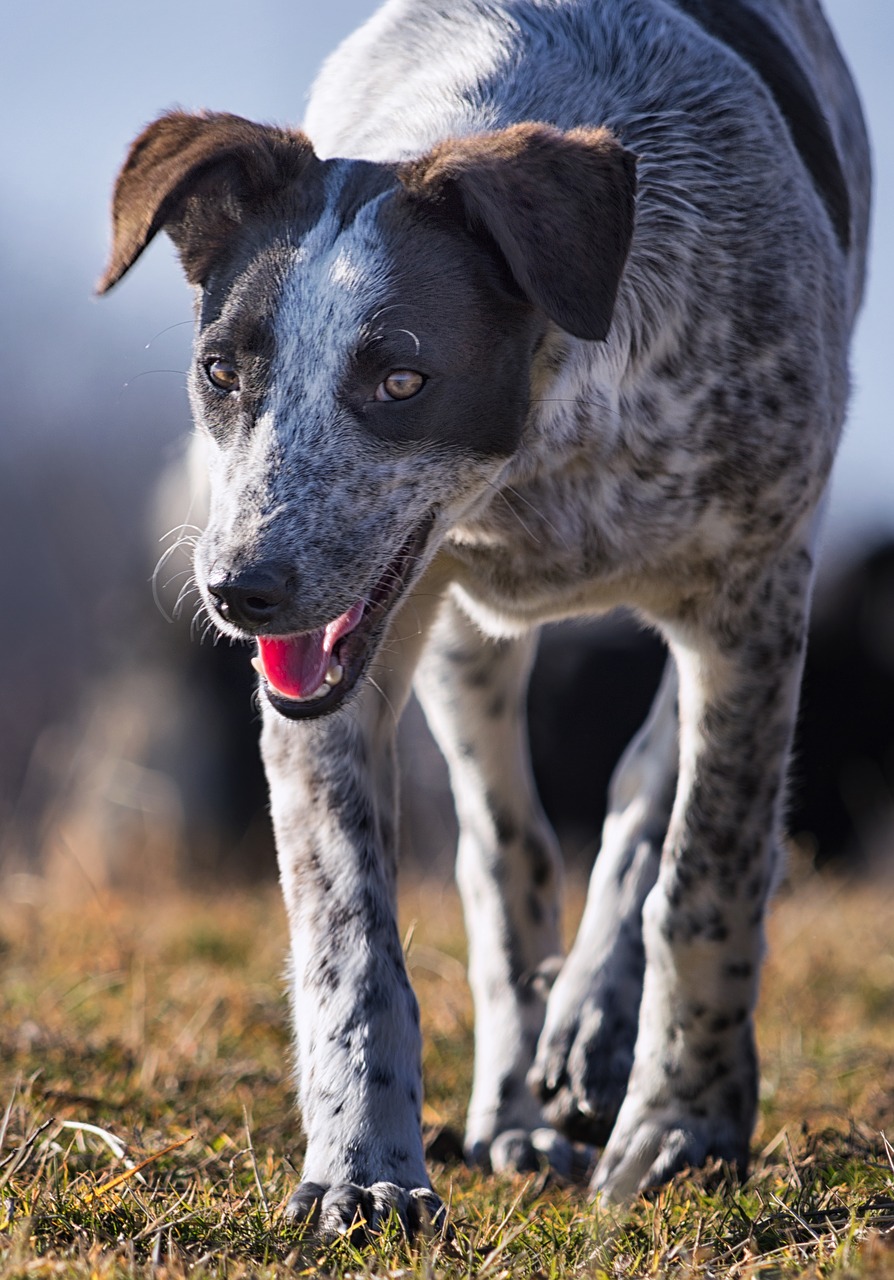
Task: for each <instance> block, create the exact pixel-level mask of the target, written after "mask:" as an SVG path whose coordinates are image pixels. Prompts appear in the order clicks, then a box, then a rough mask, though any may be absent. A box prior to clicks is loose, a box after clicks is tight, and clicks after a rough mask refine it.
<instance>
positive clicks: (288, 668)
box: [252, 517, 433, 720]
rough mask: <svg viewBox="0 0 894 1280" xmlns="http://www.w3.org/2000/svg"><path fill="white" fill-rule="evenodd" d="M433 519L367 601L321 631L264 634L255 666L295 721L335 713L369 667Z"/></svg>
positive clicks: (271, 697)
mask: <svg viewBox="0 0 894 1280" xmlns="http://www.w3.org/2000/svg"><path fill="white" fill-rule="evenodd" d="M432 523H433V517H429V518H428V519H427V520H426V521H425V523H424V524H423V525H422V527H421V528H419V529H418V530H417V531H416V533H414V534H413V536H412V537H410V538H409V539H408V540H407V541H406V542H405V543H404V545H403V546H402V547H401V549H400V550H399V551H398V553H397V555H396V556H395V557H394V559H393V560H392V561H391V562H390V563H389V565H388V567H387V568H386V569H385V572H384V573H383V574H382V576H381V577H380V578H379V580H378V582H377V583H376V584H375V586H374V587H373V588H372V590H371V591H370V592H369V594H368V595H367V596H366V597H365V598H364V599H362V600H357V601H356V602H355V603H354V604H352V605H351V607H350V608H349V609H346V610H345V612H344V613H342V614H339V616H338V617H337V618H333V620H332V621H331V622H327V623H326V625H325V626H324V627H320V628H318V629H317V630H316V631H304V632H300V633H298V634H296V635H287V636H259V637H258V653H257V656H256V657H255V658H253V659H252V666H253V667H254V668H255V670H256V671H257V672H258V674H259V675H260V677H261V680H262V688H263V690H264V693H265V694H266V695H267V699H268V701H269V702H270V704H271V706H273V707H275V709H276V710H277V711H278V712H280V714H281V715H284V716H288V717H289V719H291V720H306V719H310V718H312V717H314V716H322V715H327V714H328V713H329V712H330V711H334V710H335V709H336V708H337V707H338V706H340V705H341V703H342V702H343V701H344V699H345V698H346V697H347V695H348V694H349V693H350V692H351V690H352V689H353V688H354V686H355V685H356V684H357V682H358V681H359V680H360V678H361V676H362V675H363V674H364V672H365V671H366V669H367V667H368V665H369V662H370V660H371V658H372V655H373V653H374V651H375V649H376V646H377V643H378V640H379V639H380V637H381V633H382V631H383V630H384V625H385V621H386V618H387V617H388V615H389V613H390V612H391V610H392V609H393V608H394V606H395V605H396V603H397V601H398V599H399V598H400V596H402V595H403V594H404V592H405V591H406V589H407V586H408V584H409V582H410V580H411V579H413V578H414V577H415V576H416V573H415V571H416V570H417V568H418V566H419V564H420V557H421V552H422V549H423V547H424V546H425V542H426V540H427V538H428V534H429V531H430V529H431V526H432Z"/></svg>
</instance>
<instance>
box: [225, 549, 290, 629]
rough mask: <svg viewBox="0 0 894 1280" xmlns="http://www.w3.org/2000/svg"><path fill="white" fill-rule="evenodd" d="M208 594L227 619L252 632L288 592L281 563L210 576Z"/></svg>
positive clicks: (285, 570) (286, 573) (267, 619)
mask: <svg viewBox="0 0 894 1280" xmlns="http://www.w3.org/2000/svg"><path fill="white" fill-rule="evenodd" d="M208 594H209V595H210V597H211V600H212V603H213V605H214V608H215V610H216V611H217V612H218V613H219V614H220V616H221V617H222V618H224V619H226V621H227V622H231V623H233V625H234V626H237V627H244V628H245V629H246V630H247V631H256V630H258V628H260V627H263V626H264V625H265V624H267V623H270V622H272V621H273V619H274V618H275V616H276V613H277V610H278V609H279V607H280V605H281V604H282V603H283V602H284V601H285V600H286V599H287V597H288V594H289V571H288V568H287V567H286V566H285V565H274V564H265V565H259V566H254V567H252V568H250V569H244V570H242V572H240V573H227V574H221V575H214V576H212V578H211V579H210V581H209V582H208Z"/></svg>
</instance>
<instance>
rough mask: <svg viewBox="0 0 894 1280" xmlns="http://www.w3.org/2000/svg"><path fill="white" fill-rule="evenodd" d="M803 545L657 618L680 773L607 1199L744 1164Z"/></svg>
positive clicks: (792, 701) (804, 596)
mask: <svg viewBox="0 0 894 1280" xmlns="http://www.w3.org/2000/svg"><path fill="white" fill-rule="evenodd" d="M810 577H811V557H810V554H809V553H808V551H807V549H806V548H805V547H798V548H795V549H793V550H790V551H788V552H787V553H786V554H785V555H783V556H781V557H780V559H779V560H778V561H777V562H776V563H775V564H773V565H772V566H771V567H769V568H764V569H762V570H761V571H760V572H755V573H754V574H753V576H752V577H751V580H750V581H745V580H743V579H742V578H740V577H739V576H738V575H737V574H732V573H731V575H730V578H731V582H730V584H729V589H728V590H727V591H725V592H724V594H723V596H722V597H720V598H716V599H715V600H714V601H713V602H712V603H711V605H710V606H708V607H706V608H704V609H703V611H701V613H700V616H698V617H694V616H692V615H690V617H689V618H687V619H685V620H680V619H678V620H676V621H671V622H667V623H666V624H665V631H666V634H667V636H668V639H669V642H670V645H671V648H672V650H673V653H674V657H675V659H676V663H677V668H678V672H679V681H680V686H679V708H680V772H679V781H678V787H677V796H676V801H675V804H674V809H673V814H672V817H671V821H670V826H669V830H668V835H667V839H666V841H665V845H664V849H663V852H662V858H661V866H660V870H659V875H658V880H657V882H656V884H655V887H654V888H653V889H652V891H651V893H650V894H649V896H648V898H647V899H646V903H645V907H644V909H643V938H644V943H645V951H646V969H645V979H644V985H643V997H642V1003H641V1006H640V1016H639V1030H638V1035H637V1041H636V1049H635V1053H634V1060H633V1068H632V1071H631V1075H630V1082H629V1086H628V1090H627V1094H626V1097H625V1099H624V1102H623V1104H622V1107H621V1111H620V1114H619V1116H618V1119H617V1122H616V1124H615V1127H614V1129H613V1131H612V1134H611V1138H610V1140H609V1142H608V1145H607V1147H606V1149H605V1151H604V1153H603V1156H602V1159H601V1161H600V1164H599V1166H598V1168H597V1170H596V1173H595V1176H594V1184H593V1185H594V1188H595V1189H597V1190H602V1191H604V1192H606V1193H607V1194H608V1195H610V1196H611V1197H613V1198H621V1199H623V1198H626V1197H627V1196H629V1195H631V1194H634V1193H635V1192H637V1191H638V1190H642V1189H644V1188H646V1187H648V1186H652V1185H656V1184H659V1183H661V1182H664V1181H666V1180H667V1179H668V1178H670V1177H671V1176H672V1175H673V1174H674V1173H676V1172H677V1171H678V1170H680V1169H682V1168H684V1167H686V1166H688V1165H691V1166H693V1167H697V1166H699V1165H701V1164H703V1163H704V1162H705V1161H706V1159H708V1158H709V1157H716V1158H719V1159H722V1160H725V1161H728V1162H729V1163H730V1164H731V1165H733V1166H734V1167H736V1168H738V1169H739V1170H740V1171H742V1170H744V1168H745V1167H746V1165H747V1159H748V1144H749V1138H750V1135H751V1128H752V1124H753V1121H754V1113H755V1106H756V1101H757V1070H756V1056H755V1047H754V1029H753V1022H752V1014H753V1010H754V1005H755V1002H756V999H757V991H758V978H759V970H760V962H761V959H762V955H763V945H764V943H763V926H764V913H765V908H766V903H767V899H768V895H769V893H770V889H771V887H772V883H773V879H774V867H775V863H776V859H777V850H778V842H779V818H780V809H781V799H782V792H783V784H784V775H785V766H786V761H787V757H788V750H789V744H790V740H791V733H792V727H793V723H794V718H795V711H796V706H797V694H798V685H799V680H800V672H801V665H802V657H803V647H804V639H805V634H806V615H807V607H808V597H809V585H810Z"/></svg>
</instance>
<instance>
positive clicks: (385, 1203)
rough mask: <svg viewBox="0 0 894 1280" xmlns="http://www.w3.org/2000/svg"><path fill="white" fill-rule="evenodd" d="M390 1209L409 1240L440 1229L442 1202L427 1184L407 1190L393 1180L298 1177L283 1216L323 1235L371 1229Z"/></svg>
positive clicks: (330, 1236) (362, 1232)
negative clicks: (327, 1182) (364, 1182)
mask: <svg viewBox="0 0 894 1280" xmlns="http://www.w3.org/2000/svg"><path fill="white" fill-rule="evenodd" d="M392 1213H396V1214H397V1217H398V1219H399V1220H400V1222H401V1224H402V1225H403V1228H404V1230H405V1231H406V1233H407V1235H408V1236H409V1237H410V1239H411V1240H412V1239H413V1238H415V1237H416V1236H417V1235H419V1234H423V1235H426V1234H428V1233H430V1232H434V1231H440V1230H441V1228H442V1226H443V1224H444V1214H445V1208H444V1204H443V1203H442V1201H441V1200H440V1198H439V1197H438V1196H437V1195H435V1193H434V1191H432V1190H431V1189H430V1188H429V1187H414V1188H412V1189H410V1190H408V1189H407V1188H406V1187H399V1186H398V1185H397V1183H395V1182H375V1183H373V1184H372V1186H369V1187H361V1186H358V1185H357V1184H356V1183H353V1182H343V1183H340V1184H338V1185H337V1186H331V1187H324V1186H321V1185H320V1184H319V1183H317V1182H302V1183H301V1184H300V1185H299V1186H298V1187H297V1188H296V1189H295V1191H294V1192H293V1194H292V1197H291V1199H290V1200H289V1203H288V1206H287V1208H286V1216H287V1217H288V1218H291V1220H292V1221H293V1222H294V1223H295V1225H296V1226H301V1225H303V1224H306V1225H307V1227H308V1228H309V1229H310V1230H311V1231H312V1232H313V1233H314V1234H315V1235H317V1236H319V1237H320V1238H321V1239H323V1240H332V1239H334V1238H335V1237H336V1236H340V1235H352V1236H353V1235H354V1234H356V1235H358V1236H361V1237H362V1236H363V1235H367V1234H369V1235H371V1234H374V1233H375V1232H376V1231H378V1230H380V1228H381V1227H382V1225H383V1224H384V1223H385V1222H386V1221H387V1219H388V1218H389V1217H390V1216H391V1214H392Z"/></svg>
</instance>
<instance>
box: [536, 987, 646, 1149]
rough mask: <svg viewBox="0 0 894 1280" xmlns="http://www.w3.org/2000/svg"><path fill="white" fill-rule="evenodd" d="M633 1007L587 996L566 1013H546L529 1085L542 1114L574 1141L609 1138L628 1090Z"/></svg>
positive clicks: (595, 1141)
mask: <svg viewBox="0 0 894 1280" xmlns="http://www.w3.org/2000/svg"><path fill="white" fill-rule="evenodd" d="M635 1041H636V1010H635V1009H634V1011H633V1014H632V1015H630V1014H621V1013H619V1012H618V1011H617V1010H614V1009H613V1008H612V1006H611V1004H608V1003H606V1004H600V1003H599V1002H598V1001H597V1000H595V999H593V998H587V999H585V1000H584V1001H583V1003H582V1005H581V1006H580V1007H579V1008H574V1009H573V1011H572V1012H571V1013H570V1014H569V1015H568V1016H563V1014H562V1012H561V1011H557V1012H555V1013H554V1016H552V1017H551V1016H549V1014H548V1015H547V1022H546V1026H545V1027H544V1030H543V1033H542V1035H541V1037H540V1043H539V1045H538V1047H537V1055H536V1057H535V1059H534V1064H533V1066H532V1067H531V1070H530V1072H529V1073H528V1085H529V1087H530V1089H531V1091H532V1092H533V1094H534V1096H535V1097H536V1098H539V1100H540V1102H541V1105H542V1107H543V1115H544V1118H545V1119H546V1120H548V1121H549V1123H550V1124H551V1125H553V1126H554V1127H555V1128H556V1129H558V1130H559V1131H560V1132H561V1133H563V1134H565V1135H567V1137H569V1138H570V1139H572V1141H574V1142H586V1143H592V1144H593V1145H595V1146H602V1145H603V1144H604V1143H605V1142H607V1141H608V1137H609V1134H610V1133H611V1131H612V1128H613V1126H614V1123H615V1120H616V1118H617V1115H618V1112H619V1110H620V1108H621V1104H622V1102H623V1100H624V1094H625V1092H626V1090H627V1082H628V1079H629V1077H630V1069H631V1066H632V1063H633V1047H634V1043H635Z"/></svg>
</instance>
